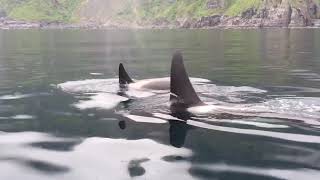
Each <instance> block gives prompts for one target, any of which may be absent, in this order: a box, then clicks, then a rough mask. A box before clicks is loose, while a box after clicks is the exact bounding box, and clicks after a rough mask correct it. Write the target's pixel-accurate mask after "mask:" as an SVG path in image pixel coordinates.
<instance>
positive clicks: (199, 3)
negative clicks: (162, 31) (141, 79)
mask: <svg viewBox="0 0 320 180" xmlns="http://www.w3.org/2000/svg"><path fill="white" fill-rule="evenodd" d="M313 1H314V2H316V3H318V4H319V3H320V0H313ZM308 2H309V0H308ZM306 3H307V0H302V1H301V0H0V15H1V14H6V15H7V16H8V17H10V18H13V19H18V20H31V21H59V22H73V21H76V20H80V19H81V20H83V21H89V20H90V21H95V22H98V23H107V22H112V21H119V22H121V21H127V22H139V23H142V24H143V23H150V22H155V21H159V20H160V21H168V22H174V21H177V20H178V21H180V20H183V19H199V18H201V17H204V16H212V15H216V14H219V15H228V16H239V15H241V14H242V13H243V12H245V11H246V10H248V9H250V8H254V9H259V8H262V7H264V8H265V7H267V8H271V7H276V6H278V5H280V4H290V5H291V6H292V7H297V8H299V7H304V6H306ZM304 9H306V8H304ZM3 12H5V13H3Z"/></svg>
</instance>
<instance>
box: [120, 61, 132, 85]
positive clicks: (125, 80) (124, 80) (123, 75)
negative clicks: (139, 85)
mask: <svg viewBox="0 0 320 180" xmlns="http://www.w3.org/2000/svg"><path fill="white" fill-rule="evenodd" d="M130 83H133V80H132V79H131V78H130V76H129V75H128V73H127V71H126V70H125V69H124V66H123V64H122V63H120V64H119V84H120V85H121V84H130Z"/></svg>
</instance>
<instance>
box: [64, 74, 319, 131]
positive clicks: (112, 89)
mask: <svg viewBox="0 0 320 180" xmlns="http://www.w3.org/2000/svg"><path fill="white" fill-rule="evenodd" d="M191 81H192V83H193V85H194V87H195V90H196V91H197V92H198V93H199V95H200V98H201V99H202V100H203V101H204V102H208V103H209V104H211V105H212V107H214V109H216V111H215V112H213V114H212V113H211V114H210V116H209V115H206V114H204V115H201V116H200V117H195V119H198V120H201V121H205V122H229V123H239V124H246V125H253V126H258V127H262V126H263V125H265V127H277V126H272V125H271V126H270V124H266V123H269V122H272V121H274V120H276V121H277V122H279V121H281V122H286V121H282V120H283V119H286V120H288V121H291V122H299V123H302V124H304V125H307V126H312V127H315V128H319V127H320V98H315V97H286V96H285V97H276V98H273V99H270V98H267V96H266V93H267V91H266V90H262V89H257V88H253V87H248V86H241V87H234V86H218V85H215V84H212V83H210V80H207V79H202V78H191ZM58 88H60V89H61V90H63V91H65V92H68V93H71V94H74V95H75V97H76V98H78V99H79V100H78V102H77V103H76V104H73V106H75V107H76V108H79V109H92V108H96V109H113V108H117V106H118V104H119V103H121V102H124V101H128V100H129V99H134V100H135V102H134V103H131V106H130V108H129V109H126V110H125V111H124V110H121V109H120V110H119V109H117V112H119V113H123V115H124V116H127V117H128V116H129V117H133V116H132V115H134V112H137V111H146V112H148V113H150V114H152V113H162V114H166V115H169V114H170V112H169V108H168V104H169V103H168V99H169V91H150V90H137V89H134V88H130V89H128V90H127V91H125V92H124V93H123V94H122V95H119V94H121V93H119V84H118V79H116V78H114V79H88V80H79V81H68V82H65V83H61V84H58ZM252 99H259V101H258V102H251V101H252ZM221 114H229V115H230V116H219V115H221ZM130 115H131V116H130ZM232 115H235V117H236V118H233V120H231V119H230V117H232ZM241 116H243V117H246V120H245V121H244V120H239V119H242V118H241ZM247 117H252V118H249V119H248V118H247ZM171 118H172V117H171ZM135 119H137V118H135ZM162 119H166V118H162ZM217 119H219V120H217ZM235 119H238V120H235ZM261 119H263V121H266V122H259V121H262V120H261ZM148 122H152V121H148ZM261 123H262V125H261ZM286 126H287V125H280V126H279V127H281V128H283V127H286Z"/></svg>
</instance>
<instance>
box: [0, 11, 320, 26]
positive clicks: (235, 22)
mask: <svg viewBox="0 0 320 180" xmlns="http://www.w3.org/2000/svg"><path fill="white" fill-rule="evenodd" d="M247 13H248V14H249V15H248V14H245V15H244V16H242V17H240V16H236V17H226V16H220V15H214V16H208V17H202V18H200V19H199V20H196V19H183V20H180V21H175V22H169V21H166V20H161V19H158V20H156V21H154V22H152V23H123V22H122V23H121V22H117V23H108V24H99V23H95V22H90V23H76V24H68V23H61V22H29V21H21V20H12V19H9V18H0V29H216V28H218V29H252V28H255V29H259V28H320V19H310V20H308V21H307V20H306V19H305V18H303V16H295V15H294V16H295V17H297V18H293V19H291V18H290V20H288V19H287V18H279V16H276V18H265V17H262V16H261V15H259V14H255V15H254V16H251V15H250V13H252V12H247ZM245 16H250V17H245Z"/></svg>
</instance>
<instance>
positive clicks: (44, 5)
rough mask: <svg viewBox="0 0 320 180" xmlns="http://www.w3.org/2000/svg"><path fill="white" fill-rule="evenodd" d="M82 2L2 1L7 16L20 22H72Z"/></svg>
mask: <svg viewBox="0 0 320 180" xmlns="http://www.w3.org/2000/svg"><path fill="white" fill-rule="evenodd" d="M81 2H82V0H0V5H1V6H0V7H1V8H2V10H3V11H5V12H6V14H7V16H8V17H10V18H13V19H18V20H30V21H59V22H70V21H72V20H74V19H75V15H74V13H75V12H76V10H77V8H79V6H80V5H81Z"/></svg>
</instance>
